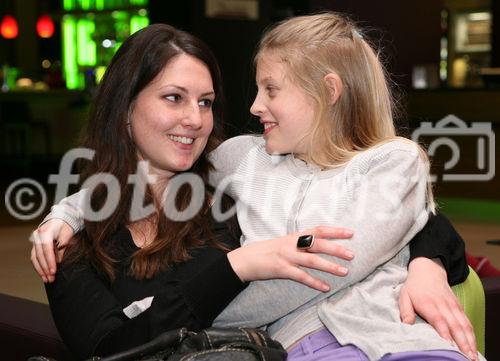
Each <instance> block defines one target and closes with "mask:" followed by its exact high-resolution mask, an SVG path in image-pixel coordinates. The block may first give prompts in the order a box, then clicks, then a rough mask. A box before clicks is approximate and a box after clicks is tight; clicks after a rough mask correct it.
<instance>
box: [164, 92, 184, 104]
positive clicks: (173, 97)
mask: <svg viewBox="0 0 500 361" xmlns="http://www.w3.org/2000/svg"><path fill="white" fill-rule="evenodd" d="M165 99H167V100H168V101H171V102H174V103H177V102H179V101H180V100H181V96H180V95H179V94H170V95H167V96H165Z"/></svg>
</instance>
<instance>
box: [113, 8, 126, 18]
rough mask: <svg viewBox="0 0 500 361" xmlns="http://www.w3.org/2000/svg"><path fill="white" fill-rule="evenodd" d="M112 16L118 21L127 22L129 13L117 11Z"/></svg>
mask: <svg viewBox="0 0 500 361" xmlns="http://www.w3.org/2000/svg"><path fill="white" fill-rule="evenodd" d="M111 16H112V17H113V19H116V20H125V19H127V18H128V12H126V11H118V10H115V11H113V12H112V13H111Z"/></svg>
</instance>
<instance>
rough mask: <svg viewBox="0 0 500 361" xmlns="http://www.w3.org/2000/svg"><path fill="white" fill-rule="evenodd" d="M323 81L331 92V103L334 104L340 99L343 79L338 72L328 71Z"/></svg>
mask: <svg viewBox="0 0 500 361" xmlns="http://www.w3.org/2000/svg"><path fill="white" fill-rule="evenodd" d="M323 81H324V82H325V85H326V87H327V88H328V91H329V93H330V104H331V105H333V104H335V103H336V102H337V100H338V99H339V97H340V94H342V89H343V85H342V80H341V79H340V77H339V76H338V75H337V74H335V73H328V74H326V75H325V77H324V78H323Z"/></svg>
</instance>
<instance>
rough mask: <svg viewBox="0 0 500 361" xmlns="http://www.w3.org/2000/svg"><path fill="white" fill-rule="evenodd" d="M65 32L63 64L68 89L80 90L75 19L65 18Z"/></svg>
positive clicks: (63, 22)
mask: <svg viewBox="0 0 500 361" xmlns="http://www.w3.org/2000/svg"><path fill="white" fill-rule="evenodd" d="M62 28H63V29H62V30H63V56H64V58H63V62H64V74H65V77H66V87H67V88H68V89H77V88H78V85H79V84H78V66H77V64H76V49H75V19H74V18H73V17H72V16H68V15H66V16H64V17H63V19H62Z"/></svg>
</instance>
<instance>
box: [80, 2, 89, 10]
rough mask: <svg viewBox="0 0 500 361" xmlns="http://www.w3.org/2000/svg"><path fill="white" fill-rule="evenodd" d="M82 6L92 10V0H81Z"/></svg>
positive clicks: (84, 8)
mask: <svg viewBox="0 0 500 361" xmlns="http://www.w3.org/2000/svg"><path fill="white" fill-rule="evenodd" d="M80 6H81V7H82V9H83V10H90V0H80Z"/></svg>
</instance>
